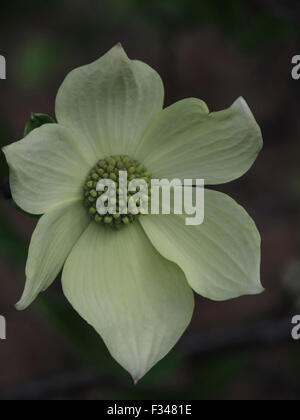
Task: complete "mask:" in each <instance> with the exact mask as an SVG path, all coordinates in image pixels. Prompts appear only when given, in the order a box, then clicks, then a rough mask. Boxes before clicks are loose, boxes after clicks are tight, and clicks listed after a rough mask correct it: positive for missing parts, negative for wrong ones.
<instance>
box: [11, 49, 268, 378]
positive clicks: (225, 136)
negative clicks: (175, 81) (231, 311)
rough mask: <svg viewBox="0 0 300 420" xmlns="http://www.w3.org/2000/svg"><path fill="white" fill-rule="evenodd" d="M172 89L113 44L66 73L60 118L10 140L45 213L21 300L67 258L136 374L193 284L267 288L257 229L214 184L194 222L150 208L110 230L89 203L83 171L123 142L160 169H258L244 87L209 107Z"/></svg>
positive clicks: (14, 175) (185, 311) (184, 310)
mask: <svg viewBox="0 0 300 420" xmlns="http://www.w3.org/2000/svg"><path fill="white" fill-rule="evenodd" d="M163 98H164V89H163V84H162V81H161V79H160V77H159V75H158V74H157V73H156V72H155V71H154V70H153V69H151V68H150V67H149V66H148V65H146V64H144V63H142V62H139V61H133V60H130V59H129V58H128V57H127V55H126V53H125V52H124V50H123V49H122V47H121V45H117V46H115V47H114V48H112V49H111V50H110V51H109V52H108V53H106V54H105V55H104V56H103V57H101V58H100V59H99V60H97V61H95V62H94V63H92V64H89V65H87V66H84V67H80V68H78V69H76V70H74V71H72V72H71V73H70V74H69V75H68V76H67V77H66V79H65V81H64V82H63V84H62V86H61V88H60V89H59V92H58V95H57V100H56V117H57V121H58V123H57V124H48V125H45V126H42V127H41V128H37V129H35V130H34V131H32V132H31V133H30V134H29V135H28V136H27V137H26V138H25V139H23V140H21V141H19V142H17V143H13V144H11V145H9V146H7V147H5V148H4V149H3V151H4V153H5V156H6V159H7V162H8V164H9V167H10V184H11V191H12V195H13V199H14V200H15V202H16V203H17V204H18V205H19V206H20V207H21V208H22V209H24V210H25V211H27V212H30V213H33V214H43V216H42V218H41V219H40V221H39V223H38V225H37V227H36V230H35V232H34V234H33V236H32V240H31V245H30V250H29V256H28V261H27V266H26V276H27V279H26V286H25V290H24V293H23V296H22V298H21V300H20V302H19V303H18V305H17V307H18V308H19V309H24V308H26V307H27V306H28V305H29V304H30V303H31V302H32V301H33V300H34V299H35V298H36V297H37V295H38V293H39V292H41V291H43V290H45V289H46V288H47V287H49V286H50V284H51V283H52V282H53V281H54V280H55V278H56V276H57V274H58V273H59V271H60V270H62V269H63V275H62V283H63V290H64V293H65V295H66V297H67V298H68V300H69V301H70V303H71V304H72V305H73V307H74V308H75V309H76V310H77V311H78V312H79V314H80V315H81V316H82V317H83V318H84V319H85V320H86V321H87V322H89V323H90V324H91V325H92V326H93V327H94V328H95V329H96V331H98V333H99V334H100V335H101V336H102V338H103V340H104V341H105V343H106V345H107V347H108V349H109V351H110V352H111V354H112V356H113V357H115V359H116V360H117V361H118V362H119V363H120V364H121V365H122V366H123V367H124V368H125V369H127V370H128V371H129V372H130V373H131V375H132V376H133V378H134V380H135V381H137V380H138V379H140V378H141V377H142V376H143V375H144V374H145V373H146V372H147V371H148V370H149V369H150V368H151V367H152V366H153V365H154V364H155V363H156V362H157V361H158V360H160V359H161V358H162V357H164V356H165V354H166V353H167V352H168V351H169V350H170V349H171V348H172V347H173V346H174V344H175V343H176V342H177V340H178V339H179V338H180V336H181V335H182V333H183V331H184V330H185V329H186V327H187V326H188V324H189V322H190V319H191V316H192V312H193V305H194V300H193V292H192V289H193V290H195V291H196V292H197V293H200V294H202V295H203V296H205V297H207V298H211V299H215V300H224V299H230V298H233V297H237V296H240V295H242V294H255V293H259V292H261V291H262V286H261V284H260V275H259V266H260V237H259V233H258V231H257V229H256V227H255V224H254V222H253V221H252V220H251V218H250V217H249V216H248V215H247V213H246V212H245V210H243V209H242V208H241V207H240V206H239V205H238V204H237V203H235V202H234V201H233V200H232V199H230V198H229V197H227V196H226V195H224V194H221V193H217V192H214V191H206V193H205V219H204V223H203V224H202V225H200V226H186V225H185V223H184V222H182V221H181V217H183V216H179V215H146V216H142V217H140V218H139V219H138V221H135V222H134V223H133V224H131V225H130V226H128V227H127V226H126V227H124V228H123V229H121V230H119V231H113V230H109V229H106V228H105V227H104V226H98V225H97V224H95V223H94V222H91V221H90V219H88V217H87V214H85V210H84V208H83V206H82V187H83V183H84V182H85V179H86V177H87V175H88V173H89V171H90V170H91V168H92V167H93V165H95V163H96V162H97V161H98V160H99V159H101V158H104V157H106V156H110V155H120V154H127V155H129V156H130V157H132V158H134V159H137V160H138V161H140V162H142V163H144V164H145V165H146V166H147V169H148V170H149V171H151V173H152V175H153V177H154V178H167V179H173V178H179V179H186V178H193V179H199V178H204V179H205V182H206V183H207V184H215V183H224V182H228V181H230V180H233V179H235V178H237V177H239V176H241V175H242V174H243V173H245V172H246V171H247V170H248V169H249V168H250V167H251V165H252V164H253V162H254V160H255V158H256V156H257V154H258V153H259V151H260V149H261V147H262V137H261V132H260V129H259V127H258V125H257V123H256V122H255V119H254V117H253V115H252V113H251V111H250V110H249V108H248V106H247V104H246V102H245V101H244V99H242V98H240V99H238V100H237V101H236V102H235V103H234V104H233V105H232V106H231V107H229V108H228V109H226V110H224V111H221V112H216V113H210V112H209V110H208V108H207V106H206V105H205V103H204V102H203V101H201V100H199V99H195V98H191V99H184V100H183V101H180V102H177V103H176V104H174V105H172V106H170V107H168V108H166V109H164V110H163V109H162V108H163Z"/></svg>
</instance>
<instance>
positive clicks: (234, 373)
mask: <svg viewBox="0 0 300 420" xmlns="http://www.w3.org/2000/svg"><path fill="white" fill-rule="evenodd" d="M299 20H300V4H299V2H298V1H297V0H282V1H279V0H278V1H275V0H274V1H273V0H253V1H251V2H245V1H241V0H228V1H226V2H220V1H217V0H201V1H199V0H151V1H149V0H107V1H104V0H95V1H93V0H85V1H79V0H52V1H47V0H45V1H43V2H40V1H26V2H24V1H22V0H11V1H9V2H5V3H3V4H2V5H1V16H0V54H1V55H3V56H4V57H5V58H6V60H7V80H0V97H1V100H0V146H4V145H6V144H8V143H11V142H14V141H16V140H19V139H20V138H22V137H23V130H24V126H25V123H26V122H27V120H28V118H29V116H30V114H31V112H41V113H46V114H49V115H51V116H53V117H54V100H55V95H56V92H57V89H58V87H59V86H60V84H61V82H62V80H63V78H64V77H65V75H66V74H67V73H68V72H69V71H70V70H72V69H73V68H75V67H78V66H80V65H83V64H86V63H89V62H91V61H93V60H95V59H96V58H98V57H100V56H101V55H102V54H104V53H105V52H106V51H107V50H108V49H109V48H111V47H112V46H113V45H114V44H115V43H117V42H119V41H120V42H121V43H122V44H123V46H124V48H125V49H126V51H127V53H128V55H129V57H131V58H137V59H140V60H143V61H145V62H147V63H148V64H149V65H151V66H152V67H154V68H155V69H156V70H157V71H158V72H159V73H160V74H161V76H162V78H163V81H164V85H165V91H166V105H169V104H170V103H172V102H174V101H177V100H179V99H182V98H185V97H190V96H193V97H198V98H201V99H203V100H204V101H205V102H206V103H207V104H208V106H209V108H210V109H211V110H212V111H217V110H221V109H223V108H227V107H228V106H230V105H231V103H232V102H233V101H234V100H235V99H236V98H237V97H238V96H243V97H245V99H246V100H247V102H248V103H249V105H250V108H251V109H252V111H253V113H254V115H255V117H256V119H257V121H258V123H259V125H260V126H261V128H262V131H263V136H264V149H263V151H262V152H261V154H260V155H259V157H258V159H257V161H256V163H255V165H254V166H253V167H252V169H251V170H250V171H249V172H248V173H247V174H246V175H245V176H243V177H242V178H241V179H238V180H236V181H234V182H231V183H230V184H228V185H224V186H222V187H217V188H216V189H218V190H219V191H224V192H227V193H229V194H230V195H231V196H232V197H233V198H235V199H236V200H237V201H238V202H239V203H240V204H242V205H243V206H244V207H245V208H246V209H247V210H248V212H249V213H250V215H251V216H252V217H253V218H254V219H255V221H256V223H257V226H258V228H259V230H260V232H261V235H262V283H263V285H264V287H265V288H266V291H265V292H264V293H263V294H262V295H259V296H252V297H242V298H240V299H236V300H233V301H229V302H226V303H215V302H211V301H208V300H206V299H203V298H201V297H200V296H197V301H196V309H195V314H194V317H193V321H192V324H191V325H190V327H189V328H188V330H187V332H186V333H185V335H184V336H183V338H182V339H181V341H180V342H179V344H178V345H177V346H176V347H175V348H174V349H173V350H172V351H171V353H170V354H169V355H168V356H167V357H166V358H165V359H164V360H163V361H162V362H160V363H158V364H157V365H156V366H155V367H154V368H153V369H152V371H151V372H150V373H149V374H147V375H146V377H145V378H144V379H143V380H141V382H140V383H139V385H138V386H135V387H134V386H133V385H132V382H131V379H130V377H129V376H128V375H127V373H126V372H124V371H123V369H122V368H120V367H119V366H118V365H117V363H116V362H114V360H113V359H112V358H111V357H110V355H109V354H108V351H107V350H106V349H105V347H104V345H103V344H102V342H101V340H100V339H99V338H98V336H96V334H94V332H93V330H92V329H90V327H89V326H88V325H87V324H85V323H84V322H83V321H82V320H81V318H80V317H79V316H77V314H76V313H75V312H74V311H73V310H72V309H71V307H70V305H69V304H68V303H67V302H66V300H65V299H64V297H63V295H62V292H61V287H60V282H59V281H56V283H55V284H54V285H53V286H52V287H51V288H50V289H49V290H48V291H47V293H45V294H43V295H42V296H41V297H40V298H39V299H38V301H37V302H36V303H35V304H34V305H33V306H31V307H30V309H28V310H26V311H25V312H21V313H20V312H17V311H16V310H15V309H14V304H15V302H16V301H17V300H18V299H19V297H20V296H21V293H22V290H23V286H24V280H25V278H24V266H25V262H26V257H27V250H28V244H29V240H30V236H31V233H32V231H33V229H34V226H35V224H36V222H37V220H36V219H34V218H31V217H29V216H28V215H24V214H22V213H20V212H19V211H18V210H17V209H16V208H15V206H14V204H13V202H12V200H6V199H5V198H4V197H2V196H0V315H4V316H5V317H6V319H7V340H5V341H4V340H0V399H94V398H96V399H298V398H299V397H300V342H297V341H294V340H292V338H291V328H292V325H291V318H292V316H293V315H296V314H300V217H299V216H300V166H299V153H300V118H299V112H300V104H299V94H300V80H299V81H298V82H297V81H295V80H293V79H292V78H291V70H292V64H291V59H292V57H293V56H294V55H296V54H300V43H299V41H300V26H299ZM7 175H8V168H7V165H6V163H5V159H4V156H3V154H2V153H1V154H0V179H3V178H4V177H5V176H7Z"/></svg>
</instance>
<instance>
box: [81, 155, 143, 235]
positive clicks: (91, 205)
mask: <svg viewBox="0 0 300 420" xmlns="http://www.w3.org/2000/svg"><path fill="white" fill-rule="evenodd" d="M121 171H122V172H126V173H127V183H126V189H125V188H124V186H123V185H120V184H119V181H120V178H119V172H121ZM105 179H110V180H112V181H113V182H114V185H115V188H114V189H112V190H111V191H108V190H109V187H108V186H103V188H101V191H97V185H99V184H100V185H101V182H100V181H101V180H105ZM134 180H144V181H145V183H146V184H147V189H146V190H145V191H144V192H143V194H142V198H141V199H139V200H137V206H138V207H139V208H140V212H139V213H138V214H133V212H132V211H130V203H129V200H130V198H131V197H132V196H133V195H134V194H136V192H139V191H140V187H139V186H137V187H136V190H135V191H128V185H129V183H130V182H131V181H134ZM150 185H151V173H150V172H148V171H147V170H146V168H145V166H144V165H141V164H140V163H139V162H138V161H137V160H135V159H131V158H130V157H129V156H127V155H121V156H109V157H107V158H105V159H101V160H99V161H98V162H97V164H96V165H95V166H94V167H93V169H92V170H91V171H90V173H89V175H88V177H87V180H86V182H85V184H84V189H83V192H84V204H85V206H86V207H87V209H88V213H89V215H90V216H91V217H92V219H93V220H94V221H95V222H96V223H101V224H104V225H106V226H110V227H114V228H119V227H121V226H123V225H128V224H130V223H132V222H133V221H134V220H135V219H136V217H137V216H139V215H140V214H141V213H143V211H144V210H145V205H146V206H148V203H149V202H150V193H149V191H150ZM109 194H111V196H110V197H109ZM102 195H103V197H104V196H105V198H106V199H107V200H108V198H109V203H110V204H114V205H115V209H116V211H113V208H107V214H106V215H101V214H99V213H98V212H97V200H98V198H99V197H100V196H102ZM128 208H129V212H128Z"/></svg>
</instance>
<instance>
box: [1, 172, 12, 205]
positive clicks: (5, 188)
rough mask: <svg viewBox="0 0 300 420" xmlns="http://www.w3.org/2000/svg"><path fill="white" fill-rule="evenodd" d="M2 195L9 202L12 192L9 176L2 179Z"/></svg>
mask: <svg viewBox="0 0 300 420" xmlns="http://www.w3.org/2000/svg"><path fill="white" fill-rule="evenodd" d="M0 194H1V195H2V196H3V197H4V198H5V199H6V200H9V199H10V198H11V191H10V186H9V178H8V176H7V177H5V178H2V179H0Z"/></svg>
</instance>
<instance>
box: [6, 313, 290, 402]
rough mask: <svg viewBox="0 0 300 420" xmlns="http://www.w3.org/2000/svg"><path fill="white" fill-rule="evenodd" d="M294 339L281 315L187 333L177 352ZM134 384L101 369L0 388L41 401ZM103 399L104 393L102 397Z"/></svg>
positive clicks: (212, 351)
mask: <svg viewBox="0 0 300 420" xmlns="http://www.w3.org/2000/svg"><path fill="white" fill-rule="evenodd" d="M289 342H292V341H291V319H290V318H281V319H276V320H266V321H260V322H256V323H253V324H250V325H247V326H243V327H233V328H227V329H222V330H219V331H211V332H203V333H198V334H189V335H188V334H186V335H185V336H184V337H183V339H182V340H181V342H180V344H179V345H178V346H177V351H178V353H179V354H180V355H182V356H183V357H185V359H186V360H189V359H191V360H192V359H194V358H197V360H199V359H200V358H201V357H207V356H212V355H221V356H224V354H225V353H226V352H231V353H232V352H239V351H241V350H245V351H248V350H250V349H257V350H259V349H265V348H268V347H272V346H275V345H278V344H281V343H287V344H288V343H289ZM131 386H132V385H131V383H129V382H128V384H127V385H124V383H123V381H122V382H120V380H119V379H118V378H117V377H116V376H114V375H107V374H103V373H101V372H99V370H95V371H93V370H84V369H83V370H78V371H74V372H64V373H61V374H58V375H53V376H50V377H48V378H45V379H42V380H37V381H33V382H28V383H25V384H23V385H20V386H17V387H14V388H10V389H5V390H0V400H2V401H3V400H39V399H40V400H41V399H48V398H62V397H68V396H72V394H73V395H74V393H76V392H88V391H92V390H93V389H101V388H105V390H106V392H107V390H110V389H111V390H114V389H115V388H116V387H118V388H121V387H122V390H124V389H130V387H131ZM99 397H100V398H101V395H100V396H99Z"/></svg>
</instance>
